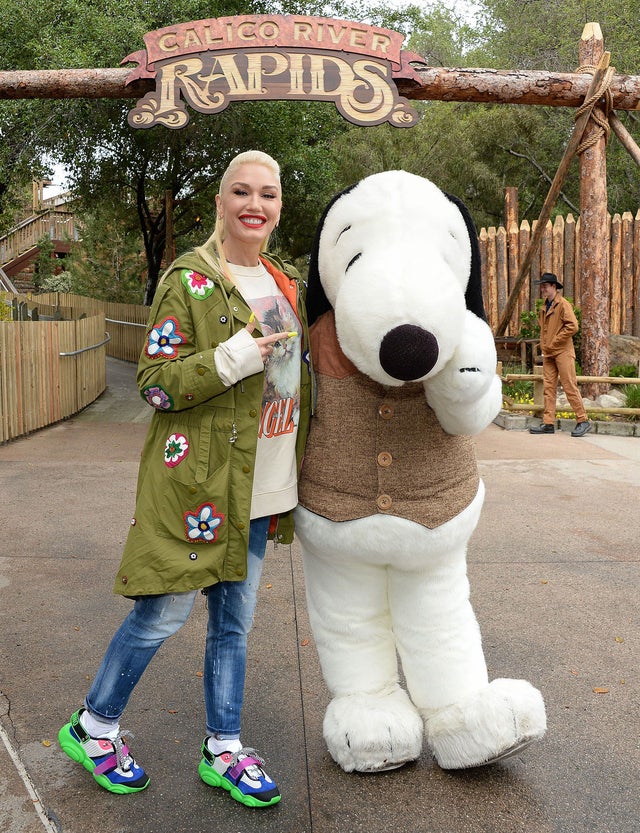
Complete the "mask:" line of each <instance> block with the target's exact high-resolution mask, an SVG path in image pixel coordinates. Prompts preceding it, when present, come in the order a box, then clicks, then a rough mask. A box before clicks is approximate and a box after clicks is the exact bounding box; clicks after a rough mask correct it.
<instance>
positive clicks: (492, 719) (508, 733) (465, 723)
mask: <svg viewBox="0 0 640 833" xmlns="http://www.w3.org/2000/svg"><path fill="white" fill-rule="evenodd" d="M425 725H426V731H427V742H428V744H429V746H430V748H431V750H432V752H433V754H434V756H435V759H436V761H437V762H438V764H439V766H441V767H442V769H466V768H469V767H476V766H485V765H486V764H492V763H495V762H496V761H499V760H502V759H503V758H507V757H509V756H510V755H514V754H515V753H516V752H519V751H520V750H521V749H523V748H524V747H525V746H528V745H529V744H530V743H531V742H532V741H534V740H539V739H540V738H541V737H542V736H543V735H544V733H545V730H546V728H547V720H546V714H545V708H544V701H543V699H542V695H541V694H540V692H539V691H538V690H537V689H536V688H534V687H533V686H532V685H531V684H530V683H528V682H527V681H526V680H504V679H499V680H494V681H493V682H492V683H490V684H489V685H488V686H486V687H485V688H483V689H481V690H480V691H478V692H476V693H475V694H473V695H470V696H469V697H467V698H466V699H464V700H462V701H461V702H459V703H455V704H454V705H452V706H448V707H447V708H446V709H442V711H439V712H436V713H435V714H433V715H432V716H431V717H429V718H427V719H426V721H425Z"/></svg>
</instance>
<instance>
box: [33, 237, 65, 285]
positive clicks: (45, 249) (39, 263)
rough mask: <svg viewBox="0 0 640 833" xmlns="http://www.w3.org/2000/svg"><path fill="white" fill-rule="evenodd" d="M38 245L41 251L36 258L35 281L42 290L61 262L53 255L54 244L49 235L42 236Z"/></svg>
mask: <svg viewBox="0 0 640 833" xmlns="http://www.w3.org/2000/svg"><path fill="white" fill-rule="evenodd" d="M37 245H38V249H39V250H40V251H39V253H38V257H37V258H36V260H35V272H34V276H33V283H34V286H35V288H36V290H40V288H41V287H42V285H43V284H44V283H45V281H47V280H49V278H51V277H52V275H53V274H54V273H55V271H56V267H57V266H59V265H60V263H59V261H57V260H56V259H55V258H54V257H53V251H54V245H53V242H52V240H51V238H50V237H49V236H48V235H45V236H44V237H41V238H40V239H39V240H38V243H37Z"/></svg>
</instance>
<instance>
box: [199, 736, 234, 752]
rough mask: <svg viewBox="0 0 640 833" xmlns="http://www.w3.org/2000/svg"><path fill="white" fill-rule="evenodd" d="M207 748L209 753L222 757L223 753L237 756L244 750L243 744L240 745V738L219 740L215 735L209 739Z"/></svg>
mask: <svg viewBox="0 0 640 833" xmlns="http://www.w3.org/2000/svg"><path fill="white" fill-rule="evenodd" d="M207 747H208V749H209V752H213V754H214V755H221V754H222V753H223V752H231V754H235V753H236V752H239V751H240V750H241V749H242V744H241V743H240V738H231V739H230V740H229V739H228V740H219V739H218V738H217V737H215V735H209V737H208V738H207Z"/></svg>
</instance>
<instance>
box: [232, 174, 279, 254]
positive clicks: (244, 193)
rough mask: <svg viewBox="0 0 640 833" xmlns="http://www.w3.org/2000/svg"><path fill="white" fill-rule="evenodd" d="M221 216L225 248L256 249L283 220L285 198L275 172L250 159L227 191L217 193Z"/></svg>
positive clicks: (234, 177) (238, 249)
mask: <svg viewBox="0 0 640 833" xmlns="http://www.w3.org/2000/svg"><path fill="white" fill-rule="evenodd" d="M216 207H217V209H218V215H219V216H220V217H221V218H222V219H223V220H224V249H225V254H226V256H227V257H228V258H229V259H230V260H231V261H232V262H233V253H234V252H235V251H241V250H243V249H256V250H258V251H259V249H260V246H261V244H262V243H263V241H264V240H266V239H267V238H268V237H269V235H270V234H271V232H272V231H273V229H274V228H275V227H276V225H277V223H278V220H279V219H280V210H281V208H282V197H281V192H280V183H279V182H278V179H277V178H276V176H275V174H274V173H273V172H272V171H271V170H270V169H269V168H267V167H265V166H264V165H261V164H259V163H255V162H247V163H245V164H243V165H240V166H239V167H238V168H236V170H235V171H234V172H233V174H232V175H231V177H230V178H229V181H228V182H227V183H225V186H224V191H223V192H222V193H221V194H217V195H216Z"/></svg>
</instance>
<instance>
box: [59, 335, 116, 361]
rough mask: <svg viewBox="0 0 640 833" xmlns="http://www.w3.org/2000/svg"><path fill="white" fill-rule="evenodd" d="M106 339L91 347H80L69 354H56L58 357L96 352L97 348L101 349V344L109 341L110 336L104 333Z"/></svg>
mask: <svg viewBox="0 0 640 833" xmlns="http://www.w3.org/2000/svg"><path fill="white" fill-rule="evenodd" d="M105 335H106V338H105V339H104V341H101V342H99V343H98V344H92V345H91V347H81V348H80V350H73V351H72V352H71V353H58V355H59V356H79V355H80V353H86V352H87V351H88V350H97V349H98V347H102V345H103V344H107V342H109V341H111V336H110V335H109V333H105Z"/></svg>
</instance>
